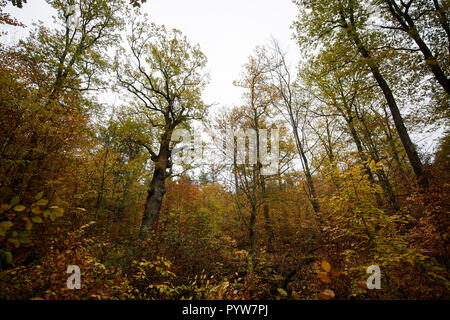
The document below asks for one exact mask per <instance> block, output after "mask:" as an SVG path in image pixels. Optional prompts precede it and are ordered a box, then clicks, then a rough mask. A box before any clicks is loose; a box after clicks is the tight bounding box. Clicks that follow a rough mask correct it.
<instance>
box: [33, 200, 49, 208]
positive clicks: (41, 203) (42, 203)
mask: <svg viewBox="0 0 450 320" xmlns="http://www.w3.org/2000/svg"><path fill="white" fill-rule="evenodd" d="M47 203H48V200H47V199H40V200H39V201H38V202H36V204H37V205H38V206H45V205H47Z"/></svg>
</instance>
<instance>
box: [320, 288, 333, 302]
mask: <svg viewBox="0 0 450 320" xmlns="http://www.w3.org/2000/svg"><path fill="white" fill-rule="evenodd" d="M334 297H335V294H334V292H333V290H330V289H325V290H323V291H322V292H321V293H320V298H321V299H323V300H331V299H334Z"/></svg>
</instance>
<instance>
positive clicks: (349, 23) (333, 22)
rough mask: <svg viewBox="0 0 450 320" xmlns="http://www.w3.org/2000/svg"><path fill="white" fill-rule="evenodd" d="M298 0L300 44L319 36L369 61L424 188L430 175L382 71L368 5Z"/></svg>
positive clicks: (351, 0)
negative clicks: (376, 52)
mask: <svg viewBox="0 0 450 320" xmlns="http://www.w3.org/2000/svg"><path fill="white" fill-rule="evenodd" d="M296 3H297V5H298V6H299V8H301V10H303V14H302V15H301V16H300V17H299V18H300V20H299V21H298V22H297V23H296V29H297V32H298V40H299V44H300V45H303V46H305V45H307V44H308V43H309V44H311V43H313V42H314V41H317V40H318V39H320V40H322V41H323V42H322V44H323V45H325V46H326V47H328V48H330V47H332V46H336V45H339V44H342V45H344V46H346V47H348V48H350V49H352V50H355V51H356V52H357V53H358V55H359V56H360V57H361V59H362V60H363V62H364V63H365V64H366V66H367V68H368V69H369V70H370V72H371V73H372V76H373V78H374V79H375V81H376V83H377V85H378V86H379V88H380V90H381V91H382V93H383V95H384V97H385V100H386V103H387V105H388V107H389V109H390V111H391V115H392V118H393V120H394V124H395V127H396V129H397V132H398V135H399V137H400V139H401V141H402V144H403V147H404V149H405V151H406V154H407V156H408V159H409V162H410V164H411V167H412V168H413V170H414V173H415V176H416V180H417V182H418V184H419V185H420V186H421V188H422V189H426V187H427V177H426V174H425V172H424V168H423V165H422V161H421V160H420V158H419V154H418V152H417V150H416V147H415V145H414V143H413V142H412V140H411V138H410V136H409V133H408V130H407V129H406V126H405V123H404V121H403V117H402V115H401V113H400V109H399V107H398V105H397V100H396V98H395V97H394V93H393V91H392V88H391V86H390V85H389V83H388V81H387V80H386V78H385V76H384V75H383V73H382V71H381V68H380V59H379V58H378V57H376V56H375V51H376V50H375V49H371V46H372V47H373V46H377V45H378V43H377V42H376V39H375V40H374V38H375V36H374V35H373V34H371V33H370V32H369V31H368V29H367V21H368V19H369V17H370V14H369V12H368V9H367V7H366V6H365V5H364V4H361V3H359V2H358V1H355V0H339V1H336V2H333V3H332V4H330V3H329V1H325V0H323V1H309V0H300V1H296ZM308 37H309V38H308Z"/></svg>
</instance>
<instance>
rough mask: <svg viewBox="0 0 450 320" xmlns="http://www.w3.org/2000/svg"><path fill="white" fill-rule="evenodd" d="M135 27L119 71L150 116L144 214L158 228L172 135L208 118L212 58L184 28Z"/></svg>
mask: <svg viewBox="0 0 450 320" xmlns="http://www.w3.org/2000/svg"><path fill="white" fill-rule="evenodd" d="M145 18H146V17H145V16H144V19H143V20H145ZM130 27H131V35H130V36H129V37H128V44H129V51H128V52H127V51H126V50H125V49H122V50H121V52H120V56H124V57H125V59H124V60H120V59H119V55H118V56H117V61H116V64H115V65H116V75H117V79H118V83H119V85H120V86H121V87H123V88H125V89H126V90H127V91H128V92H129V93H130V94H131V96H132V97H133V98H134V102H133V105H134V106H135V108H136V111H137V113H138V114H140V115H141V119H142V117H143V118H144V119H145V127H143V128H142V131H143V132H147V133H148V135H147V136H145V135H144V136H143V135H142V134H141V135H140V137H139V139H136V142H137V143H139V144H141V145H142V146H144V147H145V148H146V149H147V151H148V152H149V154H150V157H151V160H152V162H153V165H154V171H153V176H152V178H151V181H150V185H149V188H148V196H147V201H146V205H145V209H144V215H143V224H144V225H145V226H147V227H149V228H153V227H155V226H156V225H157V223H158V218H159V212H160V209H161V203H162V200H163V197H164V194H165V193H166V185H165V182H166V179H167V178H168V177H169V176H170V175H171V173H172V145H171V140H172V134H173V132H174V130H175V129H177V128H179V127H181V126H184V127H186V126H189V123H190V121H192V120H200V119H202V118H203V116H204V113H205V112H206V110H207V106H206V105H205V103H204V102H203V101H202V99H201V93H202V89H203V87H204V86H205V84H206V80H207V79H206V76H205V74H204V73H202V69H203V68H204V67H205V65H206V57H205V55H204V54H203V53H202V52H201V51H200V48H199V46H198V45H195V46H193V45H191V44H190V43H189V42H188V40H187V39H186V37H185V36H183V35H182V34H181V32H180V31H178V30H175V29H174V30H171V31H168V30H166V28H165V27H164V26H157V25H155V24H149V23H146V22H141V21H137V22H134V21H133V22H132V23H131V26H130Z"/></svg>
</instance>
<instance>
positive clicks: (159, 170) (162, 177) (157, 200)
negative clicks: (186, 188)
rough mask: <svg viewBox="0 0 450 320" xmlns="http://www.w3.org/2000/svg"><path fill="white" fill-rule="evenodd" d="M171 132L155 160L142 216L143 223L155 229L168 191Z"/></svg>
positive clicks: (166, 135)
mask: <svg viewBox="0 0 450 320" xmlns="http://www.w3.org/2000/svg"><path fill="white" fill-rule="evenodd" d="M170 137H171V135H170V134H169V133H165V134H164V138H163V142H162V143H161V147H160V151H159V154H158V156H157V158H156V159H152V160H154V164H155V169H154V171H153V177H152V180H151V182H150V186H149V189H148V191H147V201H146V203H145V209H144V215H143V218H142V225H144V226H146V227H148V228H149V229H154V228H156V226H157V225H158V220H159V212H160V211H161V205H162V201H163V197H164V195H165V193H166V178H167V177H168V176H169V175H168V173H167V169H169V168H170V166H171V165H170V161H169V159H170V156H171V150H170V148H169V146H170Z"/></svg>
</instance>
